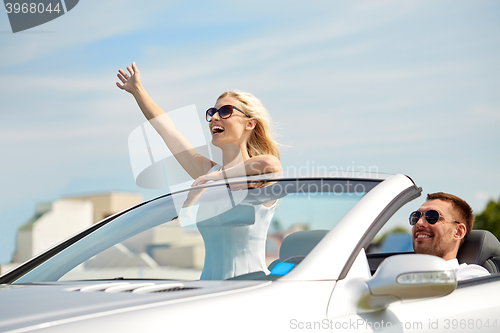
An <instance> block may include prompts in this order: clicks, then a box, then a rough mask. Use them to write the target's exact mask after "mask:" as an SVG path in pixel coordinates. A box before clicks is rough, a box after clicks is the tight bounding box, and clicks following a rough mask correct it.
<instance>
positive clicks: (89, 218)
mask: <svg viewBox="0 0 500 333" xmlns="http://www.w3.org/2000/svg"><path fill="white" fill-rule="evenodd" d="M142 201H143V199H142V196H141V195H140V194H135V193H120V192H112V193H105V194H95V195H86V196H75V197H66V198H62V199H59V200H56V201H54V202H52V203H44V204H38V205H37V209H36V214H35V217H33V218H32V219H31V220H29V221H28V222H27V223H25V224H24V225H23V226H21V227H20V228H19V230H18V232H17V242H16V251H15V253H14V256H13V258H12V261H13V262H14V263H21V262H24V261H26V260H28V259H30V258H31V257H33V256H35V255H37V254H38V253H40V252H42V251H44V250H46V249H48V248H50V247H52V246H54V245H56V244H57V243H59V242H61V241H63V240H65V239H66V238H68V237H70V236H72V235H74V234H76V233H77V232H79V231H81V230H83V229H85V228H87V227H89V226H90V225H92V224H93V223H96V222H99V221H100V220H102V219H104V218H106V217H108V216H110V215H113V214H115V213H118V212H120V211H122V210H124V209H127V208H129V207H131V206H134V205H136V204H139V203H141V202H142Z"/></svg>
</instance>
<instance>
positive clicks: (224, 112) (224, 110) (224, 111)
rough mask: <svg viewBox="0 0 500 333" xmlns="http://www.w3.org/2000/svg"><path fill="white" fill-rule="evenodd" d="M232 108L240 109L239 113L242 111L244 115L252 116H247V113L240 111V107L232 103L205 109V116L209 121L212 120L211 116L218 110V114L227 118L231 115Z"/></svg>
mask: <svg viewBox="0 0 500 333" xmlns="http://www.w3.org/2000/svg"><path fill="white" fill-rule="evenodd" d="M233 110H237V111H240V112H241V113H243V114H244V115H245V116H247V117H248V118H252V117H251V116H249V115H248V114H246V113H245V112H243V111H241V110H240V109H238V108H237V107H236V106H234V105H224V106H221V107H220V108H219V109H216V108H210V109H208V110H207V113H206V115H205V118H206V119H207V121H208V122H211V121H212V117H213V116H214V115H215V114H216V113H217V112H219V116H220V117H221V118H222V119H227V118H229V117H231V116H232V115H233Z"/></svg>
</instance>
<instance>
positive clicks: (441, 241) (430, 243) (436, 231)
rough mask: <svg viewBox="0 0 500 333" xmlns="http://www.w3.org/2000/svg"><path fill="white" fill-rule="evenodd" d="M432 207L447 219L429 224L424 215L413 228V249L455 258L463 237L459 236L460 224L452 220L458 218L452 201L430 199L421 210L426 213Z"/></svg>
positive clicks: (418, 251)
mask: <svg viewBox="0 0 500 333" xmlns="http://www.w3.org/2000/svg"><path fill="white" fill-rule="evenodd" d="M432 209H433V210H436V211H438V212H439V215H441V216H444V217H446V219H444V218H442V217H441V218H440V219H439V221H438V222H436V224H429V223H427V221H426V219H425V217H424V216H423V215H422V217H421V218H420V219H419V220H418V222H417V224H415V225H414V226H413V228H412V235H413V249H414V250H415V252H416V253H420V254H431V255H435V256H438V257H441V258H443V259H445V260H450V259H454V258H456V255H457V251H458V245H459V244H460V239H461V238H462V237H460V236H459V235H458V236H457V229H458V228H459V226H460V225H459V224H457V223H455V222H453V221H451V220H458V219H457V216H455V215H454V214H453V206H452V204H451V203H450V202H446V201H442V200H428V201H426V202H425V203H424V204H423V205H422V206H421V207H420V208H419V211H420V212H422V213H425V212H426V211H428V210H432ZM459 234H460V233H459Z"/></svg>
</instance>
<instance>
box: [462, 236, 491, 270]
mask: <svg viewBox="0 0 500 333" xmlns="http://www.w3.org/2000/svg"><path fill="white" fill-rule="evenodd" d="M493 257H500V242H499V241H498V239H497V238H496V237H495V236H494V235H493V234H492V233H491V232H489V231H487V230H472V232H471V233H470V235H469V236H468V237H467V238H466V239H465V241H464V243H463V244H462V246H461V247H460V249H459V250H458V253H457V259H458V262H459V263H461V264H462V263H466V264H476V265H483V264H484V263H485V262H486V260H488V259H489V258H493Z"/></svg>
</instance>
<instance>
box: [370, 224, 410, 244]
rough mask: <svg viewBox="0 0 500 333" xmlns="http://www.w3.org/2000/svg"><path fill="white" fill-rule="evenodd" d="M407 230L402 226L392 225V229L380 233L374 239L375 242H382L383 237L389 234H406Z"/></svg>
mask: <svg viewBox="0 0 500 333" xmlns="http://www.w3.org/2000/svg"><path fill="white" fill-rule="evenodd" d="M408 233H409V232H408V230H407V229H406V228H404V227H394V228H393V229H391V230H389V231H387V232H386V233H384V234H382V235H380V236H379V237H378V238H377V239H376V240H375V243H382V242H383V241H384V240H385V238H386V237H387V236H389V235H391V234H408Z"/></svg>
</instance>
